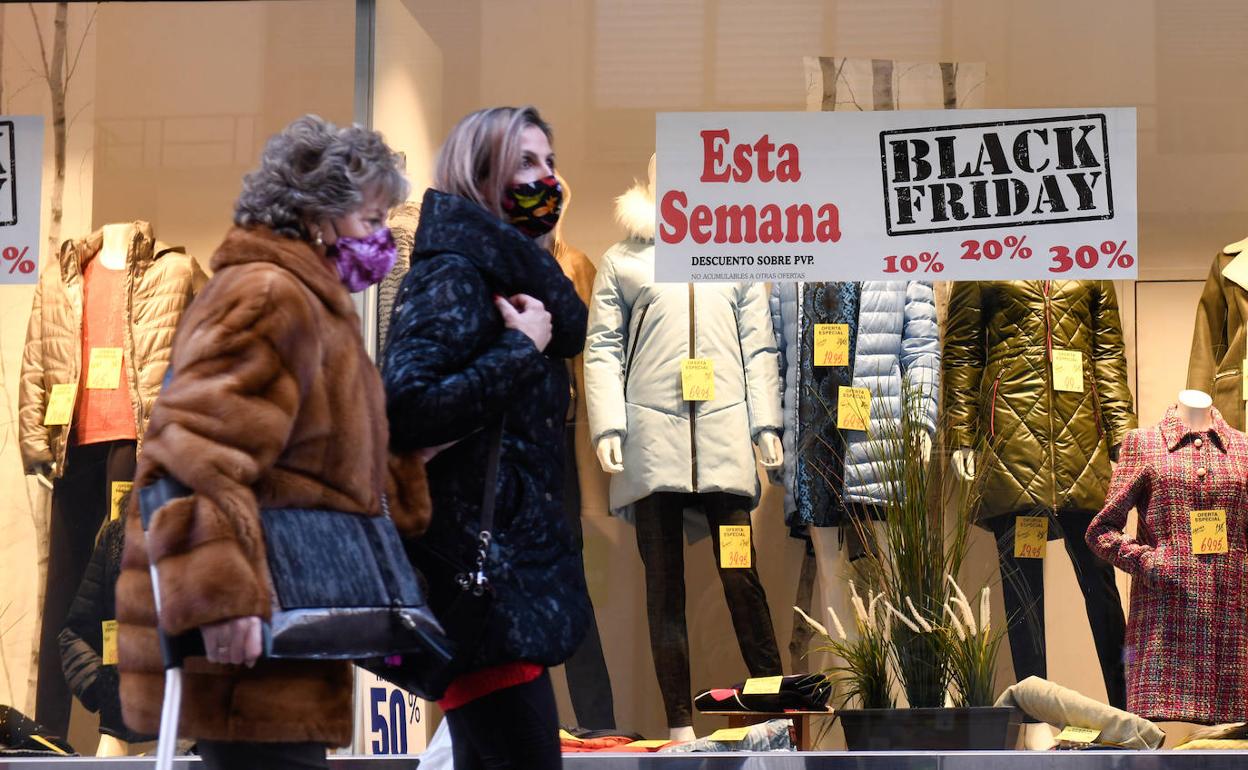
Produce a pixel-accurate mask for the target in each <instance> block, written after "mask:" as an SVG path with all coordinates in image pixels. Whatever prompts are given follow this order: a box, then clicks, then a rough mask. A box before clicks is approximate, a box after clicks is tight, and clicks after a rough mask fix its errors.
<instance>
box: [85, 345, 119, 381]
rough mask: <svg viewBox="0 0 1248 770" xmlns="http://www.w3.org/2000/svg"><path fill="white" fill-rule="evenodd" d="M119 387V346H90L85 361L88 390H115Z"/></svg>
mask: <svg viewBox="0 0 1248 770" xmlns="http://www.w3.org/2000/svg"><path fill="white" fill-rule="evenodd" d="M120 387H121V348H91V359H90V360H89V361H88V362H87V389H88V390H116V389H117V388H120Z"/></svg>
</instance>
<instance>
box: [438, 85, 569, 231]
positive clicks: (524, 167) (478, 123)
mask: <svg viewBox="0 0 1248 770" xmlns="http://www.w3.org/2000/svg"><path fill="white" fill-rule="evenodd" d="M552 143H553V134H552V133H551V130H550V126H549V125H548V124H547V123H546V121H544V120H543V119H542V116H541V115H540V114H539V113H538V111H537V109H536V108H535V107H491V108H489V109H484V110H478V111H477V112H474V113H472V114H470V115H468V116H466V117H465V118H464V119H463V120H461V121H459V123H458V125H456V126H455V128H453V129H451V133H450V135H449V136H447V138H446V142H445V143H444V144H443V145H442V150H441V152H439V153H438V162H437V167H436V169H435V171H434V180H433V186H434V187H435V188H437V189H438V190H441V191H442V192H445V193H450V194H452V195H459V196H461V197H464V198H467V199H468V200H470V201H472V202H474V203H476V204H477V205H479V206H481V207H482V208H483V209H485V210H486V211H489V212H490V213H492V214H494V215H495V216H497V217H498V218H499V219H503V220H510V219H512V217H511V216H509V212H508V211H507V208H508V197H509V191H510V190H512V189H513V188H515V187H516V186H518V185H532V184H534V183H538V182H540V181H541V180H544V179H548V178H550V177H553V176H554V174H555V153H554V149H553V148H552ZM543 239H545V241H546V242H543V245H546V246H548V245H549V243H548V241H549V237H548V236H543ZM539 240H542V239H539Z"/></svg>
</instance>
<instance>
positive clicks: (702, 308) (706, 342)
mask: <svg viewBox="0 0 1248 770" xmlns="http://www.w3.org/2000/svg"><path fill="white" fill-rule="evenodd" d="M654 209H655V207H654V199H653V198H652V197H651V196H650V195H649V194H648V191H647V190H646V188H645V187H643V186H638V187H635V188H634V189H632V190H630V191H629V192H628V193H626V194H625V195H623V196H621V198H620V200H619V202H618V205H617V211H616V214H617V218H618V219H619V220H620V222H621V224H623V225H624V226H625V228H626V229H627V230H628V232H629V238H628V239H626V240H624V241H622V242H620V243H619V244H616V245H615V246H613V247H611V249H609V250H608V251H607V253H606V254H605V255H604V256H603V258H602V262H601V264H600V265H599V267H598V277H597V279H596V281H595V282H594V291H593V297H592V299H591V301H590V307H589V338H588V341H587V343H586V346H585V387H586V395H587V398H588V406H589V427H590V432H591V435H592V439H593V442H594V443H595V444H597V442H598V441H599V440H600V439H601V438H602V437H603V436H606V435H608V434H611V433H617V434H619V435H620V436H621V437H622V439H623V454H624V472H623V473H619V474H616V475H615V476H613V477H612V478H611V492H610V502H611V508H612V511H613V512H615V513H616V514H617V515H622V516H624V517H625V518H628V517H629V512H628V510H627V508H628V506H630V505H631V504H632V503H634V502H636V501H638V500H640V499H642V498H644V497H647V496H649V495H651V494H653V493H655V492H701V493H706V492H729V493H733V494H739V495H743V496H747V497H756V496H757V494H758V491H759V480H758V472H757V469H756V466H755V460H754V449H753V442H754V440H756V439H757V437H758V434H759V433H760V432H761V431H763V430H773V431H778V430H779V429H780V427H781V414H780V382H779V365H778V360H777V354H776V347H775V338H774V336H773V334H772V329H771V318H770V315H769V313H768V309H767V295H766V292H765V291H764V287H763V285H762V284H746V283H714V284H712V283H699V284H663V283H655V281H654ZM686 358H706V359H710V360H711V361H712V364H713V366H714V375H715V398H714V400H712V401H706V402H688V401H685V400H684V399H683V394H682V391H681V373H680V372H681V361H682V360H683V359H686Z"/></svg>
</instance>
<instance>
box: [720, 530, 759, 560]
mask: <svg viewBox="0 0 1248 770" xmlns="http://www.w3.org/2000/svg"><path fill="white" fill-rule="evenodd" d="M752 565H753V554H752V552H751V551H750V528H749V527H748V526H747V525H745V524H741V525H735V526H734V525H729V524H724V525H721V526H720V528H719V566H720V568H722V569H749V568H750V567H751V566H752Z"/></svg>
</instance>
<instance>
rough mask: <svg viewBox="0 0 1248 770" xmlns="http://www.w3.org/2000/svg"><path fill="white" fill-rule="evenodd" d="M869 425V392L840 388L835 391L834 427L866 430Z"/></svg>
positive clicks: (863, 389) (861, 389) (864, 389)
mask: <svg viewBox="0 0 1248 770" xmlns="http://www.w3.org/2000/svg"><path fill="white" fill-rule="evenodd" d="M870 424H871V391H869V390H867V389H866V388H847V387H845V386H843V385H842V386H841V387H840V388H838V389H837V391H836V427H838V428H840V429H841V430H867V428H868V426H869V425H870Z"/></svg>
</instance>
